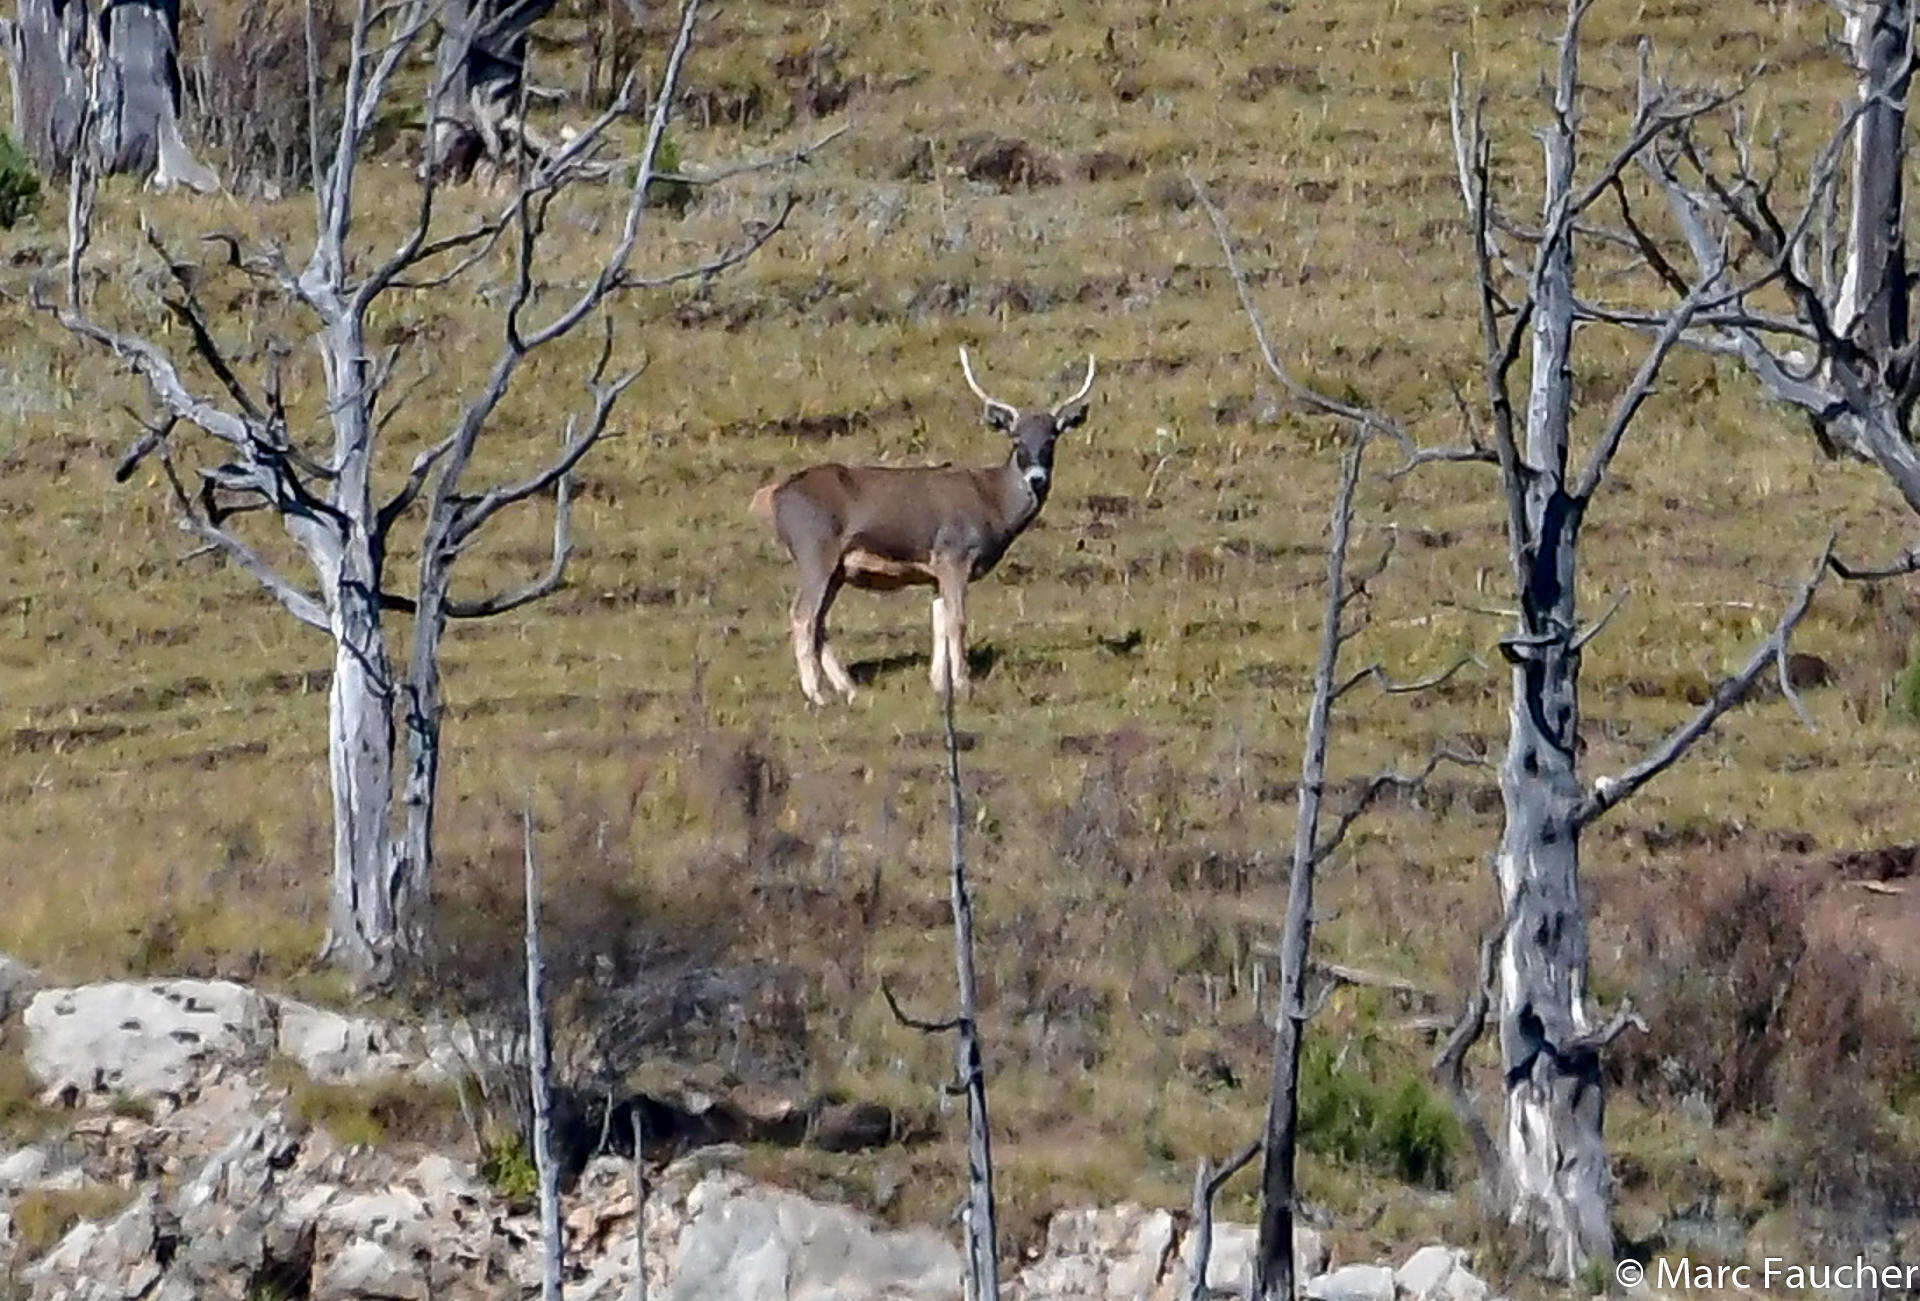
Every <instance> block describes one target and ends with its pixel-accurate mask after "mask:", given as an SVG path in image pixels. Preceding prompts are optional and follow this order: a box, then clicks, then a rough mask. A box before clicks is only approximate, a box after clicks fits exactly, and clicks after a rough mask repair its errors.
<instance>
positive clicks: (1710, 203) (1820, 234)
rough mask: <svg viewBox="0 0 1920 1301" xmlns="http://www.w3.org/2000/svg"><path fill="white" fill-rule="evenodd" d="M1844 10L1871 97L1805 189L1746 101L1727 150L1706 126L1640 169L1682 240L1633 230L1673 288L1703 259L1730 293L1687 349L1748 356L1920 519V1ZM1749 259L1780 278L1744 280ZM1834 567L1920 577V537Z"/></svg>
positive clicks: (1690, 337) (1819, 430) (1818, 155)
mask: <svg viewBox="0 0 1920 1301" xmlns="http://www.w3.org/2000/svg"><path fill="white" fill-rule="evenodd" d="M1836 7H1837V8H1838V9H1839V10H1840V11H1841V13H1842V14H1843V15H1844V18H1845V34H1846V49H1847V52H1848V54H1849V55H1850V57H1851V61H1852V68H1853V72H1854V77H1855V83H1856V90H1855V93H1854V95H1853V97H1852V100H1851V102H1850V103H1848V104H1846V105H1844V106H1842V108H1841V111H1840V114H1839V118H1840V121H1839V125H1838V127H1837V129H1836V130H1835V131H1834V132H1833V134H1832V135H1831V136H1830V137H1829V138H1828V139H1827V140H1826V141H1824V142H1823V144H1822V145H1821V147H1819V148H1818V149H1817V150H1815V151H1814V152H1813V156H1812V159H1811V162H1810V164H1809V165H1808V166H1807V169H1806V175H1805V178H1804V184H1803V186H1802V187H1789V186H1784V185H1782V184H1781V181H1782V179H1783V172H1784V170H1785V168H1784V165H1783V159H1782V156H1783V151H1782V150H1781V149H1780V148H1779V147H1778V142H1773V143H1772V147H1769V144H1768V142H1762V141H1759V140H1756V139H1755V132H1754V126H1753V123H1752V122H1751V121H1750V120H1749V118H1748V117H1747V115H1746V114H1745V113H1744V112H1743V111H1741V109H1740V108H1739V107H1738V105H1737V104H1736V106H1734V107H1733V108H1731V109H1729V110H1728V113H1729V115H1730V116H1731V118H1732V120H1731V122H1729V123H1725V125H1726V126H1727V127H1728V130H1727V131H1726V133H1725V140H1726V143H1725V144H1724V145H1722V146H1721V147H1720V148H1718V149H1716V148H1715V147H1714V146H1713V145H1712V144H1711V143H1710V142H1709V139H1708V137H1707V132H1706V131H1705V130H1703V129H1702V130H1694V129H1689V130H1686V131H1682V132H1678V133H1675V134H1674V135H1673V136H1671V137H1670V138H1668V139H1665V140H1663V141H1662V142H1660V147H1659V148H1657V149H1655V150H1653V151H1651V152H1650V153H1649V154H1648V155H1647V156H1646V157H1644V158H1643V159H1642V160H1641V162H1642V169H1641V170H1642V171H1643V173H1644V174H1645V175H1646V176H1648V177H1650V178H1651V179H1652V181H1653V182H1654V184H1655V187H1656V189H1657V190H1658V192H1659V193H1661V194H1662V195H1663V196H1664V198H1665V200H1666V211H1667V213H1668V215H1669V216H1670V217H1671V219H1672V225H1673V227H1674V228H1675V229H1676V230H1677V232H1678V235H1679V237H1680V238H1679V239H1678V240H1677V241H1666V240H1662V239H1660V238H1659V237H1658V236H1659V234H1660V231H1659V229H1658V228H1657V227H1656V224H1655V222H1653V221H1652V220H1647V221H1644V222H1642V221H1634V222H1633V233H1634V235H1635V237H1636V238H1637V239H1638V240H1639V241H1640V243H1641V246H1642V248H1643V249H1644V251H1645V257H1646V263H1647V265H1648V266H1649V267H1650V268H1652V269H1653V271H1654V272H1656V273H1657V274H1658V275H1659V276H1660V278H1661V279H1662V280H1664V281H1665V282H1666V283H1667V284H1669V285H1674V286H1677V285H1679V284H1680V283H1682V273H1681V271H1680V269H1679V268H1680V267H1684V266H1688V265H1691V268H1692V272H1691V273H1692V275H1693V277H1694V278H1695V279H1698V280H1700V281H1702V282H1704V283H1707V284H1710V285H1711V286H1712V289H1713V291H1714V292H1715V293H1717V294H1719V295H1720V296H1721V297H1722V298H1723V300H1724V302H1723V304H1722V306H1721V307H1720V309H1719V310H1718V311H1716V312H1713V313H1711V314H1708V315H1705V316H1703V317H1702V318H1700V319H1696V320H1695V321H1694V322H1692V323H1691V327H1690V328H1689V329H1688V331H1687V333H1686V334H1685V336H1683V339H1684V341H1685V342H1686V343H1688V344H1690V345H1692V346H1695V347H1699V348H1703V349H1706V350H1708V351H1710V352H1713V353H1716V354H1719V355H1722V356H1727V357H1731V358H1734V359H1735V360H1736V361H1738V362H1739V363H1740V364H1742V365H1743V366H1744V367H1745V369H1746V370H1747V372H1748V373H1749V374H1750V375H1751V376H1752V377H1753V378H1754V379H1755V380H1756V381H1757V382H1758V383H1759V385H1760V387H1761V389H1762V391H1763V392H1765V393H1766V394H1767V395H1768V396H1769V397H1771V398H1773V399H1774V400H1776V401H1778V402H1781V403H1783V404H1785V405H1786V406H1787V407H1789V408H1790V409H1792V410H1795V411H1798V412H1799V413H1801V414H1802V415H1803V416H1804V417H1805V418H1806V420H1807V423H1808V427H1809V428H1810V429H1811V430H1812V433H1813V435H1814V437H1815V438H1816V439H1817V440H1818V441H1819V443H1820V445H1821V446H1822V448H1823V449H1824V450H1826V451H1827V452H1828V454H1829V455H1835V456H1845V457H1848V458H1850V459H1855V460H1861V461H1866V462H1869V463H1871V464H1872V465H1874V466H1875V467H1876V468H1878V469H1879V471H1880V472H1881V473H1882V474H1883V475H1884V476H1885V477H1886V480H1887V482H1888V483H1889V484H1891V485H1892V486H1893V488H1894V489H1895V491H1897V492H1898V493H1899V494H1900V496H1901V499H1902V500H1903V501H1904V502H1905V503H1906V505H1907V507H1908V509H1909V510H1910V511H1913V512H1915V513H1916V514H1920V451H1916V449H1915V447H1914V444H1913V438H1912V433H1913V410H1914V403H1915V401H1916V400H1917V399H1920V347H1916V342H1915V338H1914V334H1913V307H1914V304H1913V295H1914V282H1913V277H1912V274H1911V272H1910V270H1909V268H1908V266H1907V252H1906V236H1905V218H1906V207H1905V204H1906V196H1905V180H1904V175H1905V170H1906V162H1907V151H1908V142H1907V135H1906V130H1907V98H1908V94H1909V92H1910V90H1911V88H1912V84H1913V73H1914V58H1915V50H1914V7H1913V5H1912V4H1911V3H1910V2H1909V0H1857V3H1856V2H1853V0H1849V2H1848V3H1838V0H1836ZM1645 57H1646V56H1645V55H1644V54H1643V59H1644V58H1645ZM1642 81H1643V85H1642V92H1641V93H1642V96H1643V97H1650V96H1655V95H1658V94H1661V93H1663V89H1664V88H1663V87H1660V86H1659V85H1657V84H1655V83H1654V82H1653V81H1652V79H1651V78H1650V77H1644V76H1643V79H1642ZM1703 125H1704V124H1703ZM1795 189H1797V190H1798V194H1797V196H1796V195H1795V194H1794V190H1795ZM1627 215H1628V218H1629V220H1630V221H1633V214H1632V213H1631V212H1630V211H1629V213H1628V214H1627ZM1674 243H1677V244H1678V247H1677V248H1676V247H1673V244H1674ZM1747 266H1760V267H1764V268H1766V269H1768V270H1769V271H1771V272H1772V273H1773V274H1772V275H1771V276H1770V277H1758V276H1756V277H1752V278H1750V279H1749V280H1748V282H1747V283H1744V284H1742V283H1740V282H1739V276H1740V275H1741V268H1742V267H1747ZM1761 290H1768V291H1773V292H1775V293H1776V294H1777V293H1779V292H1784V296H1785V301H1786V304H1787V310H1785V311H1778V310H1768V306H1769V304H1770V303H1777V302H1778V298H1777V297H1775V298H1772V299H1769V298H1768V297H1766V296H1765V295H1763V294H1762V293H1761V292H1760V291H1761ZM1581 308H1582V310H1583V312H1584V313H1585V314H1586V315H1587V316H1588V317H1589V318H1591V319H1595V320H1610V321H1615V322H1620V323H1625V324H1629V325H1633V326H1636V327H1638V328H1641V329H1646V328H1648V327H1647V322H1646V320H1645V319H1644V316H1643V315H1642V314H1639V313H1635V312H1632V311H1629V310H1625V309H1621V308H1617V307H1610V306H1607V305H1603V304H1599V303H1583V304H1581ZM1835 568H1836V570H1837V571H1838V572H1839V573H1840V574H1842V575H1843V576H1845V577H1849V578H1884V577H1890V576H1893V575H1895V574H1906V573H1913V572H1915V571H1916V570H1920V543H1915V544H1913V545H1911V546H1909V547H1908V548H1907V549H1906V551H1905V553H1904V554H1902V555H1901V556H1899V557H1898V558H1897V559H1895V560H1893V561H1892V562H1891V563H1888V564H1883V565H1860V566H1855V565H1848V564H1845V563H1843V562H1838V561H1836V563H1835Z"/></svg>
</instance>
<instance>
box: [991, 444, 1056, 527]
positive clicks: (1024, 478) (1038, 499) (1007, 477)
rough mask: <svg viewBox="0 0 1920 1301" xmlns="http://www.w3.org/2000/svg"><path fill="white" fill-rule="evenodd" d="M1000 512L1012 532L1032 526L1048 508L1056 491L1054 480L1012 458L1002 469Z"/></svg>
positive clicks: (1015, 457)
mask: <svg viewBox="0 0 1920 1301" xmlns="http://www.w3.org/2000/svg"><path fill="white" fill-rule="evenodd" d="M998 477H999V480H1000V484H999V487H1000V510H1001V517H1002V518H1003V519H1005V520H1006V522H1007V527H1008V530H1009V532H1011V533H1018V532H1020V531H1021V530H1022V529H1024V528H1026V527H1027V525H1029V524H1031V523H1033V517H1034V516H1036V515H1038V514H1039V513H1040V508H1041V507H1042V506H1044V505H1046V504H1047V493H1048V491H1049V490H1050V489H1051V488H1052V487H1053V482H1052V476H1051V475H1049V474H1048V473H1047V472H1046V471H1045V470H1043V469H1041V468H1040V467H1039V466H1037V465H1036V466H1030V467H1028V468H1027V469H1025V470H1022V469H1021V468H1020V464H1019V458H1018V457H1017V456H1009V457H1007V459H1006V462H1005V464H1003V465H1002V466H1001V467H1000V471H999V476H998Z"/></svg>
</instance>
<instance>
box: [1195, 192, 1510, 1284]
mask: <svg viewBox="0 0 1920 1301" xmlns="http://www.w3.org/2000/svg"><path fill="white" fill-rule="evenodd" d="M1190 179H1191V178H1190ZM1194 194H1195V197H1197V198H1198V199H1199V201H1200V205H1201V207H1202V209H1203V210H1204V211H1205V212H1206V214H1207V217H1208V219H1209V220H1210V221H1211V222H1212V224H1213V229H1214V235H1215V237H1216V238H1217V239H1218V240H1219V243H1220V251H1221V255H1222V257H1223V258H1224V259H1225V262H1226V266H1227V273H1228V275H1229V276H1230V277H1231V278H1232V280H1233V285H1234V289H1235V290H1236V292H1237V293H1238V295H1239V298H1240V305H1241V308H1242V310H1243V311H1244V312H1245V313H1246V316H1247V320H1248V321H1249V323H1250V324H1251V325H1252V327H1253V333H1254V339H1255V342H1256V343H1257V344H1258V346H1259V351H1260V357H1261V360H1262V362H1263V363H1264V364H1265V366H1266V368H1267V371H1268V373H1269V374H1271V375H1272V376H1273V377H1274V378H1275V379H1276V380H1277V381H1279V383H1280V384H1281V386H1282V387H1283V388H1285V389H1286V390H1287V391H1288V392H1290V393H1291V394H1293V396H1294V397H1295V398H1296V399H1297V400H1298V401H1299V402H1300V403H1301V404H1302V405H1303V406H1305V407H1306V408H1308V409H1309V410H1312V411H1316V412H1319V413H1321V414H1323V415H1329V416H1333V417H1335V418H1336V419H1339V420H1342V421H1345V422H1348V423H1350V424H1352V426H1353V429H1354V434H1353V441H1352V444H1351V446H1350V448H1349V450H1348V452H1347V454H1346V456H1345V457H1344V458H1343V461H1342V464H1341V471H1340V480H1339V487H1338V489H1337V490H1336V492H1335V494H1334V501H1333V508H1332V516H1331V519H1330V521H1329V525H1328V541H1327V598H1326V606H1325V613H1324V614H1323V615H1322V619H1321V625H1320V652H1319V657H1318V659H1317V660H1316V662H1315V664H1314V672H1313V692H1312V696H1311V697H1310V700H1309V703H1308V706H1307V729H1306V736H1305V738H1304V743H1303V745H1302V747H1301V754H1300V784H1299V787H1298V793H1297V795H1296V810H1295V815H1294V839H1293V856H1292V861H1291V870H1290V871H1289V874H1288V877H1287V912H1286V919H1285V922H1284V923H1283V927H1282V931H1281V939H1280V996H1279V1004H1278V1007H1277V1008H1276V1010H1275V1012H1274V1049H1273V1078H1272V1084H1271V1086H1270V1088H1269V1090H1268V1093H1267V1121H1266V1131H1265V1136H1264V1140H1263V1142H1262V1143H1261V1144H1260V1145H1259V1146H1260V1148H1261V1150H1262V1151H1263V1152H1264V1161H1263V1164H1262V1168H1261V1177H1260V1234H1259V1239H1258V1242H1257V1245H1256V1248H1255V1255H1254V1271H1253V1297H1254V1298H1255V1301H1290V1299H1291V1298H1292V1297H1293V1295H1294V1292H1295V1287H1294V1283H1295V1280H1294V1260H1293V1229H1294V1210H1295V1202H1296V1190H1295V1185H1294V1173H1295V1160H1296V1156H1297V1148H1298V1140H1299V1116H1300V1099H1299V1093H1300V1047H1301V1042H1302V1040H1303V1038H1304V1036H1305V1032H1306V1025H1307V1022H1308V1021H1309V1020H1310V1019H1311V1018H1312V1017H1313V1016H1314V1014H1315V1013H1316V1012H1317V1011H1318V1010H1319V1009H1320V1008H1321V1007H1322V1006H1324V1005H1325V1003H1326V1001H1327V999H1328V998H1329V997H1330V996H1331V995H1332V993H1333V991H1334V989H1335V988H1336V986H1337V985H1338V983H1339V981H1338V980H1337V979H1329V980H1327V982H1326V983H1325V984H1323V985H1322V986H1321V988H1320V989H1319V991H1318V992H1316V993H1313V994H1309V993H1308V990H1307V978H1308V974H1309V972H1310V970H1311V969H1312V967H1313V965H1314V964H1313V960H1312V958H1313V892H1314V882H1315V877H1316V874H1317V873H1318V871H1319V869H1320V867H1321V865H1322V864H1324V863H1325V862H1326V861H1327V860H1328V859H1330V858H1331V857H1333V855H1334V854H1336V853H1338V852H1339V850H1340V847H1341V846H1342V845H1343V844H1344V843H1345V842H1346V839H1347V836H1348V834H1349V833H1350V832H1351V831H1352V830H1353V828H1354V826H1355V825H1356V824H1357V823H1358V822H1359V820H1360V818H1361V817H1363V816H1364V815H1365V814H1366V812H1367V810H1368V809H1369V808H1371V807H1372V806H1373V804H1374V803H1375V802H1376V801H1377V800H1378V799H1379V798H1380V796H1381V795H1383V794H1385V793H1386V792H1388V791H1391V790H1396V789H1397V790H1401V791H1408V790H1417V789H1419V788H1420V787H1421V786H1423V785H1424V784H1425V782H1426V780H1427V779H1428V778H1429V777H1430V776H1432V774H1433V772H1434V770H1435V769H1436V768H1437V767H1438V766H1439V765H1440V764H1442V763H1445V762H1449V761H1451V762H1455V763H1463V764H1474V763H1477V762H1479V760H1478V759H1477V758H1476V757H1474V756H1472V755H1468V754H1465V753H1464V752H1461V751H1458V750H1455V749H1450V748H1443V749H1441V750H1438V751H1436V752H1435V753H1434V754H1433V755H1432V756H1431V757H1430V758H1429V759H1428V760H1427V762H1426V764H1425V766H1424V767H1422V768H1421V769H1420V770H1418V771H1417V772H1413V773H1402V772H1399V771H1397V770H1394V769H1388V770H1386V771H1384V772H1380V773H1377V774H1375V775H1374V776H1373V777H1372V778H1371V779H1369V780H1368V781H1367V782H1366V783H1365V785H1363V786H1362V787H1361V790H1360V794H1359V795H1358V797H1357V798H1355V799H1354V800H1353V802H1352V803H1351V804H1350V805H1349V806H1348V808H1347V809H1346V810H1345V811H1344V812H1343V813H1342V814H1341V815H1340V816H1339V818H1338V819H1337V820H1336V822H1335V825H1334V828H1333V830H1332V831H1331V832H1330V833H1328V834H1327V835H1325V836H1322V834H1321V803H1322V800H1323V798H1324V796H1325V793H1326V784H1327V750H1328V745H1329V741H1330V738H1331V733H1332V718H1333V710H1334V706H1335V704H1337V703H1338V702H1339V701H1340V700H1341V699H1342V698H1344V697H1345V696H1346V695H1347V694H1348V693H1349V692H1351V691H1353V690H1354V689H1356V688H1358V687H1360V686H1363V685H1365V684H1367V683H1369V682H1371V683H1375V684H1377V685H1379V686H1380V687H1381V688H1383V689H1384V690H1385V691H1386V692H1388V693H1389V694H1406V693H1410V692H1418V691H1425V690H1429V689H1431V688H1433V687H1437V686H1439V685H1440V684H1442V683H1444V682H1446V681H1447V680H1448V679H1450V678H1452V677H1453V676H1454V674H1456V673H1458V672H1459V671H1460V670H1461V669H1462V668H1464V667H1466V666H1467V665H1468V664H1470V663H1472V662H1473V660H1472V657H1470V656H1468V657H1464V658H1461V659H1457V660H1455V661H1454V662H1453V663H1452V664H1451V665H1449V666H1448V667H1447V668H1446V669H1444V670H1442V671H1441V672H1439V673H1437V674H1435V675H1434V676H1432V677H1430V678H1426V679H1424V680H1421V681H1417V682H1406V683H1400V682H1395V681H1393V680H1392V679H1391V678H1389V677H1388V676H1387V673H1386V670H1385V667H1384V666H1383V665H1379V664H1372V665H1368V666H1367V667H1366V668H1363V669H1361V670H1360V671H1358V672H1356V673H1346V674H1343V673H1342V670H1341V663H1340V662H1341V656H1342V653H1343V652H1344V651H1345V649H1346V647H1347V646H1348V644H1349V643H1350V642H1352V641H1353V639H1354V638H1355V637H1357V636H1359V635H1360V633H1361V632H1362V631H1363V630H1364V628H1365V626H1366V620H1365V618H1364V611H1365V608H1366V602H1367V600H1368V599H1369V595H1370V594H1369V591H1368V588H1369V585H1370V584H1371V583H1373V581H1374V580H1376V579H1377V578H1379V577H1380V576H1381V574H1382V573H1384V572H1385V570H1386V566H1387V563H1388V561H1389V560H1390V559H1391V557H1392V554H1393V539H1394V537H1395V536H1396V535H1395V534H1392V533H1389V534H1388V540H1387V543H1386V545H1385V546H1384V547H1383V548H1382V549H1381V552H1380V555H1379V557H1378V558H1377V559H1376V560H1374V561H1373V562H1371V563H1370V564H1368V565H1367V566H1366V567H1365V568H1363V569H1361V570H1359V571H1357V572H1356V571H1352V570H1350V569H1349V568H1348V550H1349V547H1350V545H1351V543H1352V538H1353V527H1354V511H1355V498H1356V495H1357V493H1358V491H1359V488H1360V475H1361V469H1362V466H1363V464H1364V462H1365V459H1366V453H1367V447H1368V445H1369V443H1370V442H1371V441H1372V440H1374V439H1375V438H1377V437H1380V436H1382V435H1386V436H1390V437H1391V438H1392V439H1393V440H1394V441H1396V442H1398V443H1400V444H1401V445H1402V446H1403V447H1405V448H1407V449H1408V450H1409V451H1410V452H1411V453H1413V455H1414V457H1415V458H1416V459H1417V456H1418V449H1415V448H1413V446H1412V440H1411V439H1410V438H1408V436H1407V435H1406V432H1405V431H1404V430H1402V429H1401V428H1400V427H1399V426H1398V425H1397V424H1395V423H1394V422H1393V421H1391V420H1390V419H1388V418H1387V417H1385V416H1383V415H1381V414H1380V413H1378V412H1376V411H1373V410H1371V409H1368V408H1365V407H1357V406H1353V405H1351V404H1349V403H1344V402H1341V401H1339V400H1337V399H1334V398H1331V397H1328V396H1327V395H1326V394H1323V393H1320V392H1317V391H1315V390H1313V389H1311V388H1308V387H1307V386H1305V385H1303V384H1301V383H1300V382H1299V381H1298V380H1296V379H1295V378H1294V377H1293V375H1292V374H1291V373H1290V372H1289V371H1288V370H1287V368H1286V367H1285V366H1283V365H1282V364H1281V362H1280V358H1279V356H1278V354H1277V353H1276V352H1275V351H1274V348H1273V345H1272V341H1271V339H1270V338H1269V336H1268V334H1267V329H1266V323H1265V321H1264V320H1263V319H1262V317H1261V314H1260V311H1259V309H1258V307H1257V306H1255V304H1254V301H1253V297H1252V293H1251V290H1250V288H1249V286H1248V282H1247V277H1246V274H1245V272H1244V271H1243V270H1242V269H1241V267H1240V262H1239V258H1238V257H1237V256H1236V255H1235V253H1234V248H1233V239H1232V236H1231V233H1230V232H1229V231H1228V229H1227V224H1226V220H1225V218H1224V217H1223V216H1222V214H1221V212H1220V210H1219V209H1218V208H1217V207H1215V206H1214V204H1213V202H1212V200H1211V199H1209V198H1208V197H1207V194H1206V192H1205V190H1203V189H1202V188H1201V187H1200V186H1199V184H1198V183H1197V182H1195V183H1194ZM1409 464H1412V461H1409ZM1197 1196H1198V1192H1197V1190H1196V1197H1197ZM1195 1277H1196V1279H1197V1280H1199V1281H1200V1282H1202V1283H1203V1282H1204V1274H1200V1275H1196V1276H1195ZM1197 1286H1199V1283H1196V1287H1197ZM1200 1295H1202V1293H1201V1292H1199V1291H1196V1292H1195V1296H1200Z"/></svg>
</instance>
